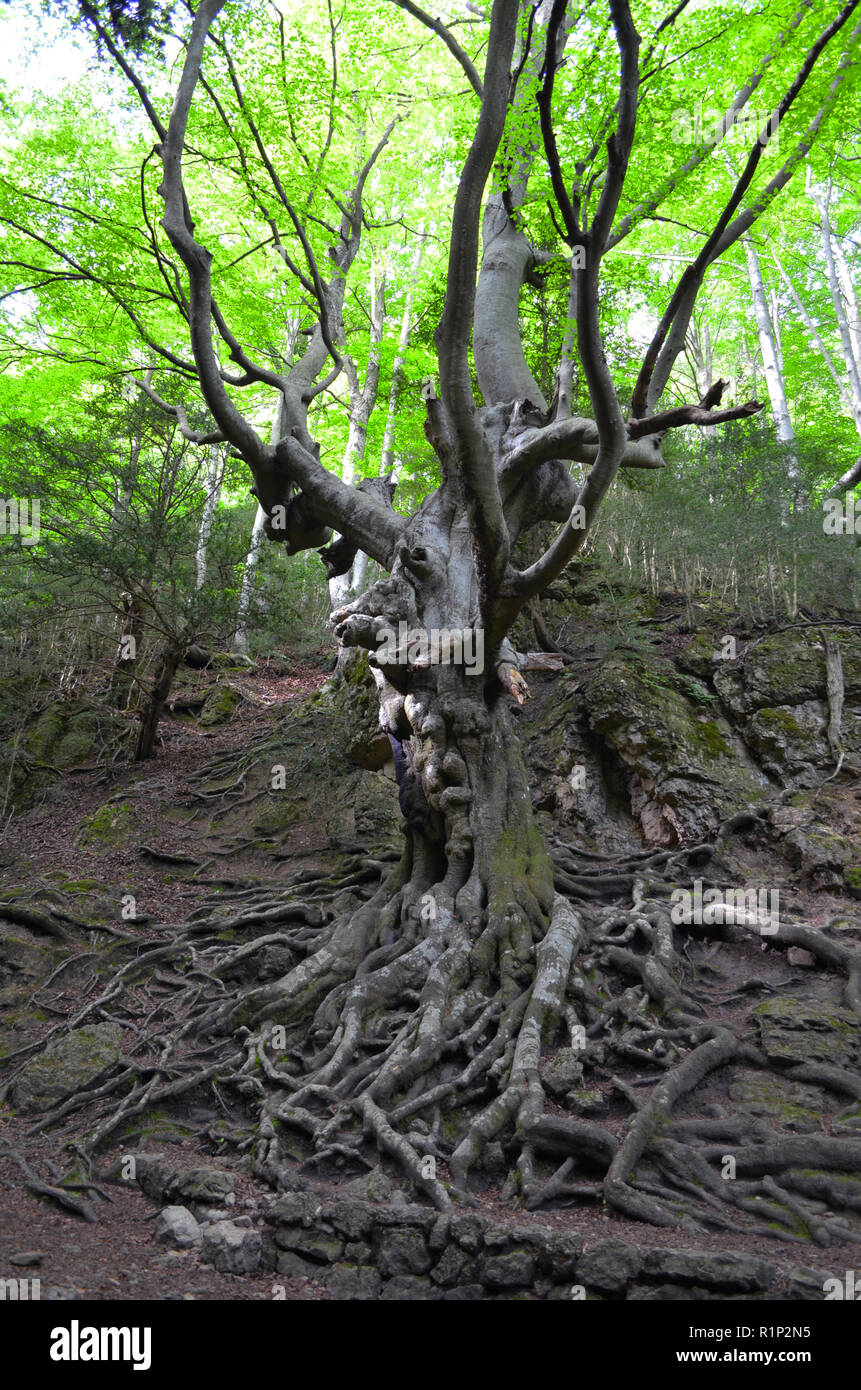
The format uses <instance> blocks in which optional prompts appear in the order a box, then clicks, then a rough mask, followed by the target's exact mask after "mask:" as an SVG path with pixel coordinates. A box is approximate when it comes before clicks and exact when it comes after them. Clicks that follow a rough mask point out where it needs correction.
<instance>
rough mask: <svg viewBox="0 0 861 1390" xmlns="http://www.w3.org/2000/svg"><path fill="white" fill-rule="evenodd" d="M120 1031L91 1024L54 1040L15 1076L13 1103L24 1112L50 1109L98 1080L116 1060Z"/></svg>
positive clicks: (119, 1048)
mask: <svg viewBox="0 0 861 1390" xmlns="http://www.w3.org/2000/svg"><path fill="white" fill-rule="evenodd" d="M122 1040H123V1035H122V1029H121V1028H120V1027H119V1025H118V1024H116V1023H92V1024H87V1025H85V1027H83V1028H75V1029H73V1030H72V1032H71V1033H67V1034H65V1036H63V1037H60V1038H56V1039H55V1040H54V1041H53V1042H51V1043H49V1044H48V1046H47V1048H46V1049H45V1051H44V1052H42V1053H40V1055H39V1056H38V1057H34V1058H33V1060H32V1061H31V1062H28V1063H27V1064H26V1066H24V1067H23V1068H22V1070H21V1071H20V1072H19V1073H18V1075H17V1076H16V1078H15V1081H14V1084H13V1086H12V1091H11V1099H12V1104H13V1105H14V1106H15V1108H16V1109H17V1110H20V1111H24V1112H25V1113H33V1114H35V1113H37V1112H39V1111H44V1110H51V1109H53V1108H54V1106H56V1105H61V1104H62V1102H63V1101H64V1100H68V1098H69V1096H72V1095H74V1094H75V1092H76V1091H79V1090H82V1089H83V1088H85V1087H87V1086H92V1085H93V1083H94V1082H96V1081H99V1080H100V1079H101V1078H102V1077H103V1076H104V1075H105V1073H106V1072H108V1071H110V1069H111V1067H113V1066H115V1065H116V1063H117V1062H118V1061H119V1058H120V1053H121V1050H122Z"/></svg>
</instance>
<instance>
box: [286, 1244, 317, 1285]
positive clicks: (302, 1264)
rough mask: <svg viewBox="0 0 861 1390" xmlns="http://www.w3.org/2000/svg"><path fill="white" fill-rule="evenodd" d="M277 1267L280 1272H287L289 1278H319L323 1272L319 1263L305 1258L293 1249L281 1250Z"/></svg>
mask: <svg viewBox="0 0 861 1390" xmlns="http://www.w3.org/2000/svg"><path fill="white" fill-rule="evenodd" d="M275 1268H276V1270H277V1271H278V1273H279V1274H286V1275H287V1278H288V1279H319V1278H320V1274H321V1269H320V1266H319V1265H315V1264H312V1263H311V1261H310V1260H303V1258H302V1256H301V1255H297V1254H296V1253H295V1251H293V1250H282V1251H280V1253H279V1255H278V1259H277V1260H276V1262H275Z"/></svg>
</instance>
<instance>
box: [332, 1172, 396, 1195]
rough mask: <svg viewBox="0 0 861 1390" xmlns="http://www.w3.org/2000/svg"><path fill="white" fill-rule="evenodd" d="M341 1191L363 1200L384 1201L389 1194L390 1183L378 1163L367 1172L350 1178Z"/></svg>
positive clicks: (390, 1189)
mask: <svg viewBox="0 0 861 1390" xmlns="http://www.w3.org/2000/svg"><path fill="white" fill-rule="evenodd" d="M343 1191H344V1192H347V1193H349V1195H350V1196H351V1197H358V1199H359V1200H360V1201H363V1202H385V1201H386V1200H387V1199H388V1197H389V1196H390V1195H391V1191H392V1183H391V1181H390V1179H389V1178H387V1177H386V1175H385V1173H384V1172H383V1170H382V1168H381V1167H380V1166H379V1164H378V1165H377V1167H376V1168H372V1169H371V1171H370V1172H369V1173H363V1174H362V1176H361V1177H359V1178H351V1180H350V1181H349V1182H348V1183H345V1184H344V1187H343Z"/></svg>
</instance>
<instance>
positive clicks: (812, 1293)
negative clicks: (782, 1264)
mask: <svg viewBox="0 0 861 1390" xmlns="http://www.w3.org/2000/svg"><path fill="white" fill-rule="evenodd" d="M827 1278H828V1275H827V1273H826V1272H825V1271H823V1270H821V1269H809V1268H808V1267H807V1266H806V1265H800V1266H799V1267H798V1268H797V1269H794V1270H792V1272H791V1274H790V1277H789V1287H788V1289H787V1291H786V1297H787V1298H788V1299H790V1298H791V1299H792V1300H793V1301H796V1302H800V1303H821V1302H822V1300H823V1299H824V1298H825V1280H826V1279H827Z"/></svg>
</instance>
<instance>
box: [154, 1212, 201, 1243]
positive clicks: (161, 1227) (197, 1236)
mask: <svg viewBox="0 0 861 1390" xmlns="http://www.w3.org/2000/svg"><path fill="white" fill-rule="evenodd" d="M155 1238H156V1240H157V1241H160V1242H161V1243H162V1244H163V1245H172V1246H173V1247H174V1249H176V1250H190V1249H191V1248H192V1247H193V1246H195V1245H200V1244H201V1242H202V1240H203V1233H202V1231H201V1229H200V1223H199V1222H198V1221H196V1220H195V1218H194V1217H193V1216H192V1214H191V1212H190V1211H189V1210H188V1207H165V1208H164V1210H163V1211H161V1212H159V1215H158V1220H157V1221H156V1223H155Z"/></svg>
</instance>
